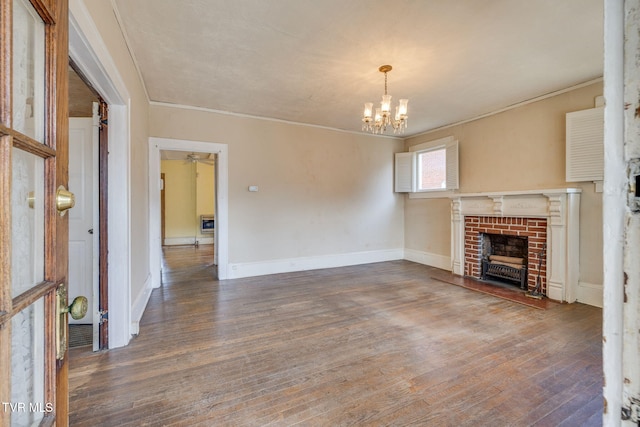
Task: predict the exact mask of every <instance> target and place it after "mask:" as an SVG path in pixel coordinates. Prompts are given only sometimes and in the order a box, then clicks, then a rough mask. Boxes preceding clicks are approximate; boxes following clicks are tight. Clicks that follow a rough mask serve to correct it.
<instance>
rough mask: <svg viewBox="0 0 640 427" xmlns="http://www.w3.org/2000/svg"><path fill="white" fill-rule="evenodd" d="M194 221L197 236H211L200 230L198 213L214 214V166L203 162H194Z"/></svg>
mask: <svg viewBox="0 0 640 427" xmlns="http://www.w3.org/2000/svg"><path fill="white" fill-rule="evenodd" d="M196 172H197V175H196V221H198V237H201V238H210V237H213V235H212V234H210V233H204V234H203V233H201V232H200V215H214V214H215V211H216V202H215V167H214V166H213V165H208V164H205V163H196Z"/></svg>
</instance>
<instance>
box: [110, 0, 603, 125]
mask: <svg viewBox="0 0 640 427" xmlns="http://www.w3.org/2000/svg"><path fill="white" fill-rule="evenodd" d="M115 5H116V9H117V10H116V13H117V15H118V16H119V20H120V23H121V25H122V28H123V32H124V33H125V36H126V38H127V41H128V43H129V47H130V49H131V51H132V54H133V57H134V60H135V61H136V63H137V65H138V67H139V70H140V73H141V76H142V79H143V81H144V84H145V87H146V90H147V92H148V94H149V98H150V99H151V101H157V102H165V103H172V104H180V105H189V106H196V107H203V108H209V109H213V110H220V111H225V112H233V113H239V114H246V115H251V116H258V117H265V118H273V119H282V120H287V121H292V122H299V123H307V124H313V125H320V126H327V127H331V128H337V129H344V130H353V131H360V128H361V121H360V119H361V115H362V109H363V103H364V102H366V101H370V102H374V103H376V104H377V103H379V101H380V96H381V95H382V93H383V91H384V76H383V74H381V73H380V72H378V67H379V66H380V65H383V64H391V65H392V66H393V71H391V72H390V73H389V94H390V95H392V96H393V104H396V103H397V100H398V99H400V98H409V128H408V129H407V133H406V135H412V134H416V133H420V132H424V131H427V130H429V129H433V128H437V127H440V126H443V125H447V124H451V123H455V122H459V121H462V120H467V119H470V118H473V117H477V116H480V115H483V114H487V113H490V112H493V111H496V110H499V109H502V108H505V107H507V106H510V105H513V104H516V103H519V102H523V101H526V100H529V99H532V98H536V97H538V96H541V95H544V94H548V93H550V92H554V91H557V90H561V89H565V88H567V87H571V86H573V85H576V84H580V83H584V82H587V81H591V80H594V79H597V78H600V77H601V76H602V68H603V65H602V64H603V24H602V19H603V4H602V0H560V1H559V0H535V1H532V0H455V1H446V0H414V1H411V0H394V1H379V0H349V1H345V0H323V1H317V0H234V1H228V0H181V1H175V0H136V1H131V0H115Z"/></svg>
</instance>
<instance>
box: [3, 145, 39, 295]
mask: <svg viewBox="0 0 640 427" xmlns="http://www.w3.org/2000/svg"><path fill="white" fill-rule="evenodd" d="M11 157H12V174H11V178H12V189H11V190H12V191H11V242H12V248H11V290H12V293H11V295H12V297H13V298H15V297H16V296H18V295H20V294H21V293H23V292H24V291H27V290H29V289H30V288H32V287H33V286H35V285H36V284H38V283H39V282H42V281H43V280H44V159H42V158H41V157H38V156H35V155H33V154H29V153H27V152H25V151H22V150H20V149H18V148H15V147H14V148H13V149H12V152H11Z"/></svg>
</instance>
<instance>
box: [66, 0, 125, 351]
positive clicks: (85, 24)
mask: <svg viewBox="0 0 640 427" xmlns="http://www.w3.org/2000/svg"><path fill="white" fill-rule="evenodd" d="M69 56H70V57H71V59H72V60H73V62H74V63H75V65H76V66H77V67H78V68H79V70H80V71H81V72H82V74H83V75H84V77H85V78H86V79H87V80H88V81H89V83H91V85H92V86H93V87H94V88H95V89H96V91H98V93H100V95H101V96H102V98H103V99H104V100H105V102H106V103H107V104H108V105H109V171H108V181H109V183H108V186H109V193H108V199H109V211H108V216H109V218H108V221H109V243H108V244H109V259H108V264H109V284H108V293H109V343H108V347H109V348H116V347H122V346H125V345H127V344H128V343H129V341H130V340H131V336H132V333H134V332H135V329H134V328H135V325H134V324H132V322H131V239H130V236H131V229H130V228H131V226H130V219H131V204H130V197H131V196H130V188H131V178H130V177H131V172H130V170H131V168H130V164H129V160H130V159H129V153H130V144H131V143H130V141H131V138H130V130H129V129H130V123H129V117H130V105H129V103H130V97H129V93H128V91H127V88H126V86H125V84H124V83H123V80H122V77H121V76H120V73H119V71H118V68H117V67H116V66H115V63H114V61H113V58H112V57H111V55H110V53H109V51H108V49H107V48H106V46H105V44H104V41H103V40H102V39H101V38H100V33H99V31H98V30H97V28H96V25H95V22H94V21H93V19H92V18H91V14H90V13H89V11H88V10H87V8H86V6H85V5H84V3H83V2H82V1H80V0H70V1H69Z"/></svg>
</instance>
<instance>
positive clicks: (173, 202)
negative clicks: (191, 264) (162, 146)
mask: <svg viewBox="0 0 640 427" xmlns="http://www.w3.org/2000/svg"><path fill="white" fill-rule="evenodd" d="M160 170H161V172H162V173H164V175H165V176H164V197H165V213H164V214H165V239H167V240H166V241H165V244H172V242H173V243H178V244H185V243H187V242H186V240H184V239H191V241H190V243H193V241H194V239H195V238H196V237H197V238H202V237H212V235H211V234H202V233H200V222H199V221H200V215H213V213H214V188H215V187H214V168H213V166H212V165H205V164H202V163H191V162H185V161H184V160H163V161H162V162H161V168H160ZM171 239H173V241H172V240H171Z"/></svg>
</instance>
